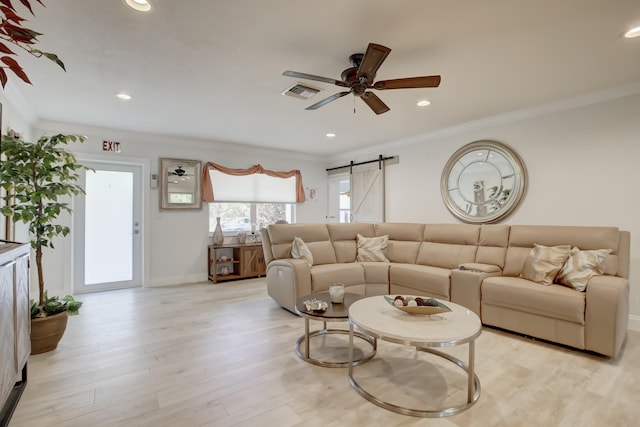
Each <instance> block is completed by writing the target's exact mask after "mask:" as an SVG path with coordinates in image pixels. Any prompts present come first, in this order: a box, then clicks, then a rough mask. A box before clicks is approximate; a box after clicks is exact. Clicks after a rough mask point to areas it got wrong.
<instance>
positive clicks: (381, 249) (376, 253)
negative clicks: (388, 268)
mask: <svg viewBox="0 0 640 427" xmlns="http://www.w3.org/2000/svg"><path fill="white" fill-rule="evenodd" d="M388 242H389V236H388V235H384V236H378V237H364V236H363V235H362V234H360V233H358V261H361V262H362V261H380V262H389V260H388V259H387V257H386V256H385V252H386V251H387V245H388Z"/></svg>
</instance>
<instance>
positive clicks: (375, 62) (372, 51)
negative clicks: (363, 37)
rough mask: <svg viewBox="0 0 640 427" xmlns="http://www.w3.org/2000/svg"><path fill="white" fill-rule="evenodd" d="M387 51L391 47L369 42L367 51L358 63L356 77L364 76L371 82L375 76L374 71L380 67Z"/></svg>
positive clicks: (389, 50)
mask: <svg viewBox="0 0 640 427" xmlns="http://www.w3.org/2000/svg"><path fill="white" fill-rule="evenodd" d="M389 52H391V49H389V48H388V47H385V46H382V45H379V44H375V43H369V46H368V47H367V51H366V52H365V54H364V57H363V58H362V62H361V63H360V67H358V77H363V76H364V77H366V79H367V81H368V82H373V79H374V78H375V77H376V73H377V72H378V68H380V66H381V65H382V63H383V62H384V60H385V59H386V58H387V55H389Z"/></svg>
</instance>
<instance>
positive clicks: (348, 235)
mask: <svg viewBox="0 0 640 427" xmlns="http://www.w3.org/2000/svg"><path fill="white" fill-rule="evenodd" d="M327 230H329V237H330V238H331V244H332V245H333V250H334V252H335V254H336V259H337V261H338V262H355V260H356V255H357V253H358V245H357V235H358V234H361V235H363V236H365V237H373V236H375V228H374V225H373V224H369V223H364V222H350V223H347V224H344V223H343V224H327Z"/></svg>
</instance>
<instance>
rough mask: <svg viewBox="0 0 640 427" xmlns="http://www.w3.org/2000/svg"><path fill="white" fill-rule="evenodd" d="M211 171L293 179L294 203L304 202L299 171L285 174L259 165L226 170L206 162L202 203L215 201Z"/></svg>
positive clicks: (235, 174)
mask: <svg viewBox="0 0 640 427" xmlns="http://www.w3.org/2000/svg"><path fill="white" fill-rule="evenodd" d="M211 169H213V170H216V171H219V172H221V173H224V174H227V175H234V176H246V175H252V174H264V175H267V176H270V177H274V178H284V179H286V178H292V177H295V193H296V194H295V201H296V203H302V202H304V201H305V194H304V186H303V185H302V173H300V171H299V170H297V169H296V170H291V171H286V172H277V171H271V170H268V169H265V168H263V167H262V166H261V165H259V164H258V165H253V166H251V167H250V168H248V169H236V168H228V167H226V166H222V165H219V164H216V163H213V162H207V163H206V164H205V165H204V168H203V170H202V201H204V202H208V203H211V202H214V201H216V199H215V197H214V193H213V183H212V181H211Z"/></svg>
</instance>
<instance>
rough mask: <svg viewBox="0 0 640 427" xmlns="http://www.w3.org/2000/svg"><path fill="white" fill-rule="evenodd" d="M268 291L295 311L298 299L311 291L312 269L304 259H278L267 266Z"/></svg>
mask: <svg viewBox="0 0 640 427" xmlns="http://www.w3.org/2000/svg"><path fill="white" fill-rule="evenodd" d="M267 292H268V294H269V296H270V297H271V298H273V299H274V300H276V302H277V303H278V304H280V305H281V306H283V307H284V308H286V309H287V310H289V311H291V312H292V313H295V311H296V309H295V305H296V301H297V300H298V299H299V298H301V297H303V296H305V295H309V294H310V293H311V271H310V268H309V265H308V264H307V262H306V261H305V260H302V259H293V258H286V259H276V260H273V261H271V262H270V263H269V265H268V266H267Z"/></svg>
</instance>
